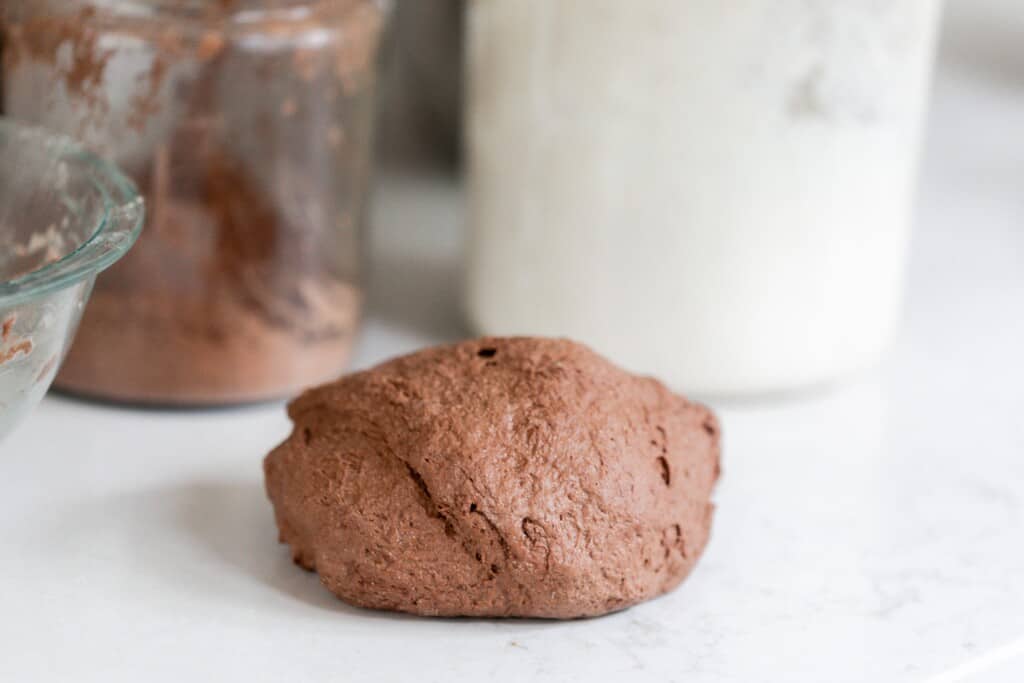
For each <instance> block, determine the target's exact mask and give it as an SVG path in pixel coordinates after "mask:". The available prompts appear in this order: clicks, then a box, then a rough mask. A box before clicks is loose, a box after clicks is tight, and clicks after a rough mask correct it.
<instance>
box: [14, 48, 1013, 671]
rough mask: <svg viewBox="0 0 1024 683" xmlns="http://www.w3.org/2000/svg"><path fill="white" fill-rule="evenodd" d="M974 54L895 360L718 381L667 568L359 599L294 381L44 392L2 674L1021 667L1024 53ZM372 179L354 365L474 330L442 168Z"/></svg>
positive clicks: (940, 104) (20, 463)
mask: <svg viewBox="0 0 1024 683" xmlns="http://www.w3.org/2000/svg"><path fill="white" fill-rule="evenodd" d="M979 68H980V66H979V65H978V64H974V63H971V62H970V61H966V60H959V59H956V60H953V61H952V62H951V63H948V64H946V68H945V69H944V71H943V75H942V76H941V78H940V80H939V83H938V87H937V105H936V110H935V114H934V122H933V126H932V133H931V137H930V145H929V157H928V161H927V163H926V173H925V183H924V192H923V201H922V204H923V208H922V211H921V213H920V216H919V224H920V230H919V232H918V239H917V244H916V248H915V260H914V264H913V272H912V284H911V292H910V302H909V304H910V305H909V313H908V321H907V326H906V328H905V331H904V334H903V336H902V338H901V340H900V342H899V344H898V345H897V348H896V349H895V351H894V353H893V355H892V357H891V358H890V360H889V361H888V362H887V364H886V366H885V367H884V368H882V369H880V370H879V371H878V372H876V373H873V374H870V375H868V376H865V377H862V378H860V379H859V380H858V381H857V382H855V383H854V384H852V385H849V386H845V387H843V388H841V389H837V390H834V391H832V392H830V393H825V394H817V395H814V396H808V397H803V398H799V399H791V400H787V401H785V402H781V403H775V404H749V405H719V406H716V407H717V408H718V409H719V410H720V412H721V414H722V416H723V418H724V424H725V431H726V436H727V445H726V456H725V457H726V459H725V468H726V469H725V478H724V479H723V482H722V485H721V487H720V489H719V491H718V495H717V500H718V503H719V514H718V517H717V520H716V525H715V528H714V534H713V540H712V543H711V545H710V547H709V549H708V552H707V554H706V556H705V558H704V560H703V561H702V563H701V564H700V565H699V567H698V569H697V570H696V572H695V573H694V575H693V576H692V578H691V579H690V580H689V581H687V582H686V584H685V585H684V586H683V587H682V588H681V589H680V590H679V591H677V592H676V593H674V594H672V595H670V596H668V597H666V598H663V599H661V600H657V601H655V602H653V603H650V604H647V605H643V606H640V607H637V608H634V609H632V610H629V611H627V612H624V613H621V614H617V615H614V616H611V617H608V618H604V619H599V620H592V621H581V622H572V623H544V622H529V621H528V622H504V623H502V622H490V621H459V620H440V621H438V620H419V619H414V618H408V617H401V616H392V615H387V614H377V613H371V612H364V611H360V610H356V609H352V608H349V607H347V606H345V605H343V604H341V603H340V602H337V601H336V600H334V599H333V598H332V597H331V596H330V595H329V594H328V593H327V592H326V591H325V590H323V589H322V588H321V587H320V585H319V584H318V582H317V579H316V577H315V576H312V575H309V574H306V573H304V572H302V571H300V570H298V569H297V568H295V567H294V566H292V564H291V562H290V561H289V559H288V553H287V551H286V550H285V548H283V547H281V546H279V545H277V543H276V533H275V529H274V525H273V520H272V516H271V512H270V507H269V504H268V503H267V502H266V500H265V498H264V494H263V490H262V482H261V473H260V460H261V457H262V456H263V454H264V453H265V452H267V450H268V449H269V448H270V447H272V446H273V445H274V444H275V443H276V442H277V441H278V440H280V439H281V438H282V437H283V436H284V435H285V434H286V432H287V430H288V424H287V421H286V419H285V417H284V414H283V411H282V409H281V406H279V405H274V406H264V407H259V408H249V409H243V410H238V411H216V412H176V413H175V412H145V411H132V410H125V409H116V408H109V407H99V406H92V405H88V404H84V403H78V402H73V401H69V400H65V399H60V398H51V399H47V401H46V402H45V403H44V405H43V406H42V408H41V409H40V410H39V412H38V413H36V415H35V416H34V417H33V418H32V419H31V421H30V422H29V423H28V424H26V425H25V427H23V428H22V429H21V431H19V432H18V433H16V434H15V436H14V437H12V439H11V440H10V441H8V442H6V443H4V444H3V446H2V449H0V450H2V453H0V455H2V457H0V681H103V682H104V683H111V682H116V681H138V680H143V681H154V682H156V681H169V682H175V683H180V682H181V681H188V680H246V681H288V680H309V681H320V680H332V681H333V680H340V681H376V680H380V681H397V680H409V679H412V678H413V677H416V678H417V679H418V680H424V681H438V682H446V683H447V682H454V683H458V682H460V681H467V682H468V681H473V682H474V683H476V682H477V681H522V680H531V679H533V680H544V681H570V680H579V681H588V682H590V681H622V680H651V681H686V682H687V683H726V682H733V681H787V682H792V683H800V682H808V683H819V682H821V681H831V682H835V683H844V682H854V681H887V682H888V681H892V682H896V683H902V682H904V681H907V682H910V681H914V682H917V681H929V682H934V683H939V682H954V681H970V682H972V683H989V682H993V683H996V682H1007V683H1008V682H1010V681H1021V680H1024V418H1022V417H1021V416H1022V413H1024V184H1022V177H1024V176H1022V173H1024V76H1022V74H1021V72H1019V71H1018V72H1016V73H1014V72H1012V71H1006V70H1003V71H998V70H994V71H993V73H994V74H995V76H994V77H992V78H989V79H987V80H986V79H978V78H976V77H975V76H974V73H973V72H974V71H976V70H978V69H979ZM966 128H969V130H967V129H966ZM379 196H380V198H381V202H380V205H379V208H378V216H377V223H378V230H377V233H376V236H377V239H376V246H375V249H374V254H375V257H374V258H375V263H376V271H375V276H374V283H375V288H374V293H373V295H372V297H371V299H372V300H371V315H370V318H369V321H368V326H367V329H366V333H365V335H364V339H363V341H362V348H361V353H360V355H359V359H358V361H359V362H358V364H359V365H360V366H366V365H369V364H371V363H373V362H375V361H377V360H380V359H382V358H385V357H388V356H390V355H392V354H395V353H398V352H403V351H407V350H411V349H414V348H416V347H418V346H421V345H424V344H428V343H433V342H437V341H442V340H447V339H454V338H458V337H460V336H461V335H463V334H464V331H463V330H462V329H461V324H460V316H459V313H458V307H457V289H458V284H459V280H458V272H457V266H456V263H457V261H456V258H455V254H456V253H457V245H458V242H459V222H460V219H459V213H458V209H457V201H456V197H457V195H456V191H455V189H454V184H453V182H452V181H450V180H444V179H434V180H423V179H420V180H409V179H406V180H391V181H389V182H387V183H385V185H384V188H383V191H382V192H381V194H380V195H379ZM414 255H415V256H414Z"/></svg>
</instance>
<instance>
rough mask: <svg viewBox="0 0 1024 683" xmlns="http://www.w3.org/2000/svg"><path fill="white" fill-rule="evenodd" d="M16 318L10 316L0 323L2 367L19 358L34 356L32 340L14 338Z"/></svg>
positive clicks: (0, 361)
mask: <svg viewBox="0 0 1024 683" xmlns="http://www.w3.org/2000/svg"><path fill="white" fill-rule="evenodd" d="M16 322H17V317H16V316H13V315H11V316H8V317H6V318H4V320H3V322H2V323H0V365H5V364H7V363H9V362H10V361H12V360H14V359H15V358H17V357H18V356H29V355H31V354H32V340H31V339H18V338H16V337H14V334H13V330H14V323H16Z"/></svg>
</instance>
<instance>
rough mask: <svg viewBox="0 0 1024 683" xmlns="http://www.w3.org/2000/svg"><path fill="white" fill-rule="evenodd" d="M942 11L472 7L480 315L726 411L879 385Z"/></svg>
mask: <svg viewBox="0 0 1024 683" xmlns="http://www.w3.org/2000/svg"><path fill="white" fill-rule="evenodd" d="M939 14H940V2H939V0H777V1H775V2H764V0H635V1H633V2H623V1H622V0H471V1H470V6H469V10H468V31H469V48H468V57H467V59H468V79H469V83H468V102H467V116H468V151H469V178H470V180H469V186H470V190H469V206H470V235H471V237H470V246H469V265H468V275H467V277H468V289H467V297H468V301H467V308H468V313H469V316H470V319H471V322H472V324H473V325H474V326H475V327H476V328H477V329H478V331H480V332H482V333H488V334H538V335H551V336H569V337H573V338H576V339H579V340H581V341H584V342H586V343H589V344H590V345H592V346H593V347H595V348H596V349H597V350H599V351H601V352H603V353H605V354H607V355H609V356H610V357H612V358H613V359H614V360H616V361H618V362H620V363H621V364H623V365H625V366H627V367H629V368H630V369H632V370H634V371H640V372H647V373H651V374H655V375H658V376H660V377H662V378H663V379H665V380H667V381H669V382H670V383H672V384H674V385H675V386H677V387H678V388H682V389H685V390H687V391H692V392H695V393H705V394H757V393H768V392H776V391H784V390H789V389H794V388H799V387H803V386H808V385H814V384H818V383H823V382H827V381H830V380H832V379H835V378H837V377H840V376H842V375H844V374H846V373H848V372H851V371H854V370H857V369H860V368H863V367H867V366H870V365H872V364H873V363H875V362H876V361H877V360H878V358H879V356H880V355H881V353H882V351H883V350H884V348H885V346H886V343H887V340H888V339H889V337H890V336H891V333H892V332H893V330H894V327H895V324H896V322H897V320H898V318H899V312H900V302H901V298H902V280H903V276H904V270H905V267H904V266H905V256H906V250H907V244H908V241H909V237H910V213H911V206H912V200H913V194H914V193H913V189H914V180H915V175H916V165H917V163H916V162H917V156H918V155H917V152H918V147H919V140H920V137H921V129H922V122H923V119H924V109H925V103H926V100H927V93H928V84H929V77H930V72H931V65H932V58H933V52H934V43H935V37H936V28H937V24H938V18H939Z"/></svg>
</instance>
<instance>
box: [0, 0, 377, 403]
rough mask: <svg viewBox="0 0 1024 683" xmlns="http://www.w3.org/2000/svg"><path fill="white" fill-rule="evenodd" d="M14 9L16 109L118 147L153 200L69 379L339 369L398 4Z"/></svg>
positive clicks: (252, 384) (209, 397) (267, 379)
mask: <svg viewBox="0 0 1024 683" xmlns="http://www.w3.org/2000/svg"><path fill="white" fill-rule="evenodd" d="M7 5H8V9H7V13H6V16H5V18H4V24H3V25H4V31H3V33H4V38H5V54H4V60H3V64H4V68H3V90H4V93H3V94H4V106H5V108H6V113H7V114H8V115H10V116H12V117H16V118H20V119H24V120H29V121H32V122H36V123H39V124H42V125H44V126H46V127H48V128H50V129H54V130H57V131H63V132H66V133H68V134H70V135H72V136H75V137H77V138H78V139H80V140H82V141H83V142H84V143H85V144H86V145H87V146H88V147H90V148H92V149H93V150H95V151H97V152H99V153H100V154H102V155H104V156H106V157H109V158H111V159H113V160H114V161H115V162H116V163H118V165H120V166H121V167H122V168H123V169H125V171H126V172H127V173H128V174H129V175H130V176H132V177H133V178H134V179H135V180H136V182H137V183H138V185H139V187H140V189H141V192H142V194H143V195H144V196H145V198H146V201H147V204H148V206H149V212H148V213H149V215H148V221H147V226H146V228H145V230H144V231H143V235H142V237H141V238H140V240H139V243H138V244H137V245H136V248H135V249H134V250H133V251H132V253H131V254H130V255H129V256H128V257H127V258H126V259H124V260H123V261H121V262H120V263H118V264H117V266H115V267H114V268H112V269H111V270H110V271H109V272H108V273H107V274H106V275H104V277H102V278H101V279H100V280H99V281H98V282H97V285H96V289H95V292H94V294H93V300H92V303H91V304H90V306H89V308H88V310H87V311H86V314H85V316H84V319H83V321H82V325H81V329H80V331H79V335H78V338H77V340H76V342H75V344H74V346H73V348H72V350H71V352H70V354H69V356H68V359H67V362H66V364H65V366H64V368H63V369H62V371H61V373H60V375H59V377H58V379H57V385H58V386H59V387H61V388H63V389H65V390H68V391H71V392H75V393H81V394H84V395H88V396H94V397H99V398H103V399H111V400H116V401H129V402H140V403H156V404H193V405H202V404H224V403H237V402H248V401H259V400H265V399H271V398H277V397H283V396H288V395H291V394H293V393H295V392H296V391H298V390H300V389H302V388H304V387H306V386H308V385H312V384H315V383H319V382H322V381H326V380H329V379H331V378H333V377H334V376H336V375H337V374H339V373H340V372H341V371H342V370H343V369H344V367H345V365H346V362H347V359H348V356H349V352H350V349H351V346H352V342H353V337H354V335H355V333H356V328H357V323H358V320H359V310H360V300H361V295H360V289H359V285H358V282H359V272H358V271H359V256H360V245H359V242H360V226H361V225H362V223H363V219H364V214H365V210H366V202H367V194H368V182H369V176H370V172H371V165H372V164H371V157H372V155H371V149H372V121H373V110H374V89H375V88H374V86H375V81H376V51H377V45H378V40H379V36H380V33H381V29H382V24H383V21H384V19H385V13H386V11H387V7H386V3H385V2H383V0H323V1H316V0H304V1H301V2H300V1H298V0H134V1H131V0H92V1H89V2H56V1H49V0H48V1H46V2H40V1H39V0H31V1H28V0H22V1H21V2H9V3H7Z"/></svg>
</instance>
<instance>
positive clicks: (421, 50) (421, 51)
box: [378, 0, 465, 171]
mask: <svg viewBox="0 0 1024 683" xmlns="http://www.w3.org/2000/svg"><path fill="white" fill-rule="evenodd" d="M464 6H465V0H398V2H397V3H396V4H395V9H394V17H393V19H392V21H391V23H390V27H389V30H388V32H387V40H386V45H385V49H384V59H383V62H384V67H383V74H382V78H381V102H380V104H381V106H380V110H379V122H380V123H379V130H380V136H379V140H378V146H379V147H378V148H379V150H380V153H381V161H382V163H383V164H384V165H385V166H386V167H387V168H388V169H401V170H403V171H408V170H416V171H423V170H427V169H435V170H449V171H450V170H452V169H454V168H455V166H456V165H457V163H458V161H459V154H460V147H461V141H462V68H463V67H462V65H463V61H464V58H463V16H464Z"/></svg>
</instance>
